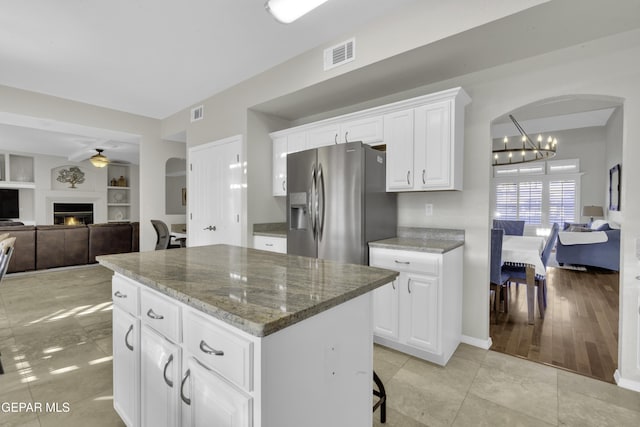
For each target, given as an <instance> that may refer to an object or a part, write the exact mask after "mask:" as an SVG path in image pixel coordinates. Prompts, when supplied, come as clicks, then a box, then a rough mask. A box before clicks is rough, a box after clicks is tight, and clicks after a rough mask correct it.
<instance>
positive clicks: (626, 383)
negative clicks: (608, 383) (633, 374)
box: [613, 369, 640, 393]
mask: <svg viewBox="0 0 640 427" xmlns="http://www.w3.org/2000/svg"><path fill="white" fill-rule="evenodd" d="M613 379H614V380H616V384H618V387H622V388H626V389H628V390H633V391H637V392H639V393H640V381H633V380H626V379H624V378H622V377H621V376H620V371H619V370H617V369H616V371H615V372H614V373H613Z"/></svg>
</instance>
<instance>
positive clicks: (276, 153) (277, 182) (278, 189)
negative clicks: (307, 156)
mask: <svg viewBox="0 0 640 427" xmlns="http://www.w3.org/2000/svg"><path fill="white" fill-rule="evenodd" d="M306 149H307V134H306V132H292V133H290V134H285V135H281V136H279V137H277V138H274V139H273V173H272V179H273V187H272V188H273V195H274V196H286V195H287V154H289V153H297V152H298V151H304V150H306Z"/></svg>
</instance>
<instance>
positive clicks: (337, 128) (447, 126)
mask: <svg viewBox="0 0 640 427" xmlns="http://www.w3.org/2000/svg"><path fill="white" fill-rule="evenodd" d="M469 102H471V98H469V96H468V95H467V94H466V92H465V91H464V90H463V89H462V88H460V87H458V88H453V89H449V90H444V91H442V92H437V93H433V94H429V95H424V96H419V97H416V98H411V99H407V100H404V101H399V102H395V103H392V104H387V105H382V106H379V107H375V108H370V109H368V110H363V111H359V112H356V113H351V114H347V115H344V116H339V117H334V118H331V119H327V120H323V121H322V122H316V123H309V124H306V125H302V126H297V127H295V128H291V129H285V130H281V131H278V132H274V133H272V134H270V135H271V138H272V140H273V144H274V145H273V148H274V169H273V170H274V184H273V194H274V195H275V196H278V195H280V196H283V195H286V190H285V189H283V188H286V158H285V160H284V161H283V160H282V156H281V150H282V144H283V142H282V141H281V140H282V138H295V139H296V140H303V139H304V141H305V148H306V149H311V148H318V147H323V146H326V145H331V144H342V143H345V142H353V141H362V142H363V143H365V144H370V145H382V144H384V145H386V150H387V191H439V190H462V168H463V153H464V107H465V106H466V105H467V104H468V103H469ZM303 135H304V136H303ZM297 145H300V144H299V143H298V144H297ZM294 151H301V150H299V149H294V150H292V149H291V146H289V149H288V152H289V153H291V152H294ZM277 162H280V164H278V165H276V163H277ZM276 173H277V174H278V175H277V176H276ZM283 176H284V180H283V178H282V177H283ZM283 182H284V185H283Z"/></svg>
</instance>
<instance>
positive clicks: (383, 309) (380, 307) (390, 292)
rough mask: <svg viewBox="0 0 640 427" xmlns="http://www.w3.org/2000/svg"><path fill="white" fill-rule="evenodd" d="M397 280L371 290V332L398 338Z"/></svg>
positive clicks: (385, 336)
mask: <svg viewBox="0 0 640 427" xmlns="http://www.w3.org/2000/svg"><path fill="white" fill-rule="evenodd" d="M398 291H399V289H398V280H397V279H396V280H394V281H393V282H391V283H389V284H388V285H385V286H382V287H379V288H377V289H376V290H374V291H373V333H374V335H378V336H380V337H384V338H391V339H394V340H397V339H398Z"/></svg>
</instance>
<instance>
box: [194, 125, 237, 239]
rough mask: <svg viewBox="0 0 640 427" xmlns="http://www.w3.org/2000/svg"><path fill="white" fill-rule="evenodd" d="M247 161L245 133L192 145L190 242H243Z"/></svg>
mask: <svg viewBox="0 0 640 427" xmlns="http://www.w3.org/2000/svg"><path fill="white" fill-rule="evenodd" d="M244 168H245V165H244V163H243V160H242V137H241V136H234V137H231V138H226V139H223V140H220V141H216V142H212V143H209V144H205V145H201V146H197V147H193V148H191V149H189V170H188V171H187V173H188V174H189V191H188V194H187V205H188V209H189V216H188V220H189V223H188V227H187V233H188V235H187V245H188V246H203V245H214V244H219V243H224V244H229V245H238V246H239V245H240V244H241V240H242V222H241V215H242V194H243V190H244V186H243V177H244Z"/></svg>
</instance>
